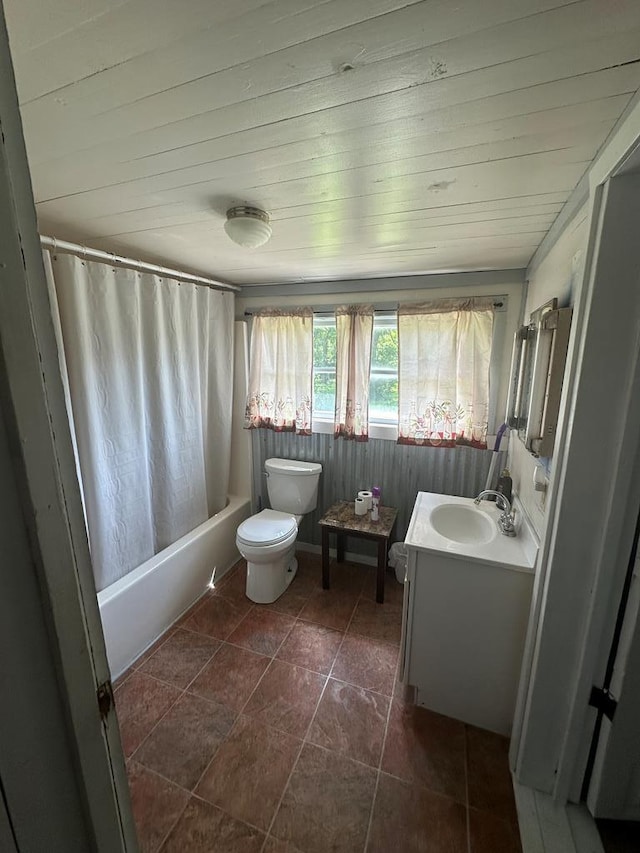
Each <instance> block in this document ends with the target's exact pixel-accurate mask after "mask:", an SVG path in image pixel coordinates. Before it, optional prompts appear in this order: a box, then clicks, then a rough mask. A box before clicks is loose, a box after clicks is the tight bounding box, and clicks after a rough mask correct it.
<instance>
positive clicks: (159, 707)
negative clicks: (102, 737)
mask: <svg viewBox="0 0 640 853" xmlns="http://www.w3.org/2000/svg"><path fill="white" fill-rule="evenodd" d="M180 693H181V691H180V690H178V689H177V688H176V687H172V686H171V685H170V684H163V683H162V682H161V681H157V680H156V679H155V678H151V676H149V675H145V674H144V673H142V672H134V673H132V674H131V675H130V676H129V678H128V679H127V680H126V681H125V682H124V684H123V685H122V687H121V688H120V689H119V690H118V691H117V693H116V697H115V698H116V710H117V713H118V724H119V726H120V738H121V740H122V750H123V752H124V754H125V756H126V757H129V756H130V755H131V754H132V753H133V752H134V751H135V750H136V749H137V748H138V747H139V746H140V744H141V743H142V741H143V740H144V739H145V738H146V736H147V735H148V734H149V732H150V731H151V729H152V728H153V727H154V726H155V724H156V723H157V722H158V720H159V719H160V718H161V717H162V716H163V715H164V714H165V713H166V711H168V710H169V708H170V707H171V706H172V705H173V703H174V702H175V701H176V699H177V698H178V696H180Z"/></svg>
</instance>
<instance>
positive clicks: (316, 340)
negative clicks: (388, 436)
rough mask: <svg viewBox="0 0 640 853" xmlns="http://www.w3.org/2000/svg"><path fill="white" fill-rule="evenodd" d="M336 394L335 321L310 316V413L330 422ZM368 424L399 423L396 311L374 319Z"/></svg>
mask: <svg viewBox="0 0 640 853" xmlns="http://www.w3.org/2000/svg"><path fill="white" fill-rule="evenodd" d="M335 394H336V321H335V317H334V316H333V315H332V314H314V317H313V414H314V416H316V417H319V418H322V419H324V418H327V419H333V415H334V409H335ZM369 394H370V397H369V422H370V423H386V424H389V423H397V422H398V324H397V317H396V313H395V312H385V313H381V312H376V314H375V315H374V320H373V341H372V350H371V379H370V387H369Z"/></svg>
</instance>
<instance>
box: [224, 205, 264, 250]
mask: <svg viewBox="0 0 640 853" xmlns="http://www.w3.org/2000/svg"><path fill="white" fill-rule="evenodd" d="M224 230H225V231H226V232H227V235H228V237H229V238H230V239H231V240H233V242H234V243H237V244H238V245H239V246H244V247H245V248H247V249H257V248H258V246H264V244H265V243H266V242H267V240H268V239H269V238H270V237H271V225H269V214H268V213H267V212H266V211H264V210H260V208H259V207H246V206H240V207H230V208H229V210H227V221H226V222H225V223H224Z"/></svg>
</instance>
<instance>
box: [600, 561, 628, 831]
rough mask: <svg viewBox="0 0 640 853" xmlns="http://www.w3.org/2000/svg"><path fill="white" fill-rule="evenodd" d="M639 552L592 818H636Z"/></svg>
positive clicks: (611, 689) (615, 666) (603, 733)
mask: <svg viewBox="0 0 640 853" xmlns="http://www.w3.org/2000/svg"><path fill="white" fill-rule="evenodd" d="M639 615H640V556H638V555H637V553H636V554H635V555H634V560H633V568H632V569H631V572H630V578H629V593H628V599H627V602H626V607H625V609H624V616H623V618H622V621H621V631H620V639H619V643H618V647H617V651H616V653H615V658H614V661H613V670H612V672H611V679H610V685H609V693H610V695H611V697H612V699H613V700H614V702H617V704H616V705H614V706H613V707H614V708H615V710H614V711H613V713H612V719H609V718H608V716H606V715H604V714H601V724H600V727H599V731H597V730H596V738H597V741H596V743H595V744H594V747H595V760H594V764H593V772H592V775H591V780H590V784H589V788H588V794H587V804H588V806H589V810H590V811H591V813H592V814H593V815H594V816H595V817H600V818H611V819H616V820H638V821H640V619H639V618H638V616H639Z"/></svg>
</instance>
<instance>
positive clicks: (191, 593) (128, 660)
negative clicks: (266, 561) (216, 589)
mask: <svg viewBox="0 0 640 853" xmlns="http://www.w3.org/2000/svg"><path fill="white" fill-rule="evenodd" d="M250 514H251V502H250V500H249V498H245V497H238V496H231V497H230V498H229V503H228V504H227V506H226V507H225V508H224V509H223V510H222V511H221V512H219V513H217V514H216V515H214V516H213V518H210V519H209V520H208V521H205V522H203V523H202V524H200V525H199V526H198V527H196V528H195V529H194V530H192V531H191V532H190V533H187V534H186V536H183V537H182V538H181V539H178V541H177V542H175V543H174V544H173V545H171V546H169V548H165V550H164V551H161V552H160V553H159V554H156V555H155V556H154V557H151V559H150V560H147V562H146V563H143V564H142V565H141V566H138V568H137V569H134V570H133V571H132V572H129V574H128V575H126V576H125V577H123V578H120V580H118V581H116V582H115V583H113V584H111V586H108V587H107V588H106V589H103V590H102V592H99V593H98V605H99V607H100V615H101V617H102V630H103V632H104V639H105V645H106V647H107V658H108V660H109V668H110V670H111V676H112V678H117V677H118V676H119V675H120V674H121V673H122V672H124V670H125V669H126V668H127V667H128V666H129V665H130V664H132V663H133V661H134V660H135V659H136V658H137V657H139V656H140V655H141V654H142V652H144V650H145V649H147V648H148V647H149V646H150V645H151V644H152V643H153V642H154V641H155V640H156V639H157V638H158V637H159V636H160V635H161V634H162V633H163V632H164V631H166V630H167V628H169V626H170V625H172V624H173V623H174V622H175V621H176V619H178V618H179V617H180V616H181V615H182V613H184V611H185V610H186V609H187V608H188V607H190V606H191V605H192V604H193V602H194V601H195V600H196V599H197V598H198V597H199V596H200V595H202V593H203V592H204V591H205V589H206V587H207V584H208V583H209V581H210V580H211V577H212V574H213V573H214V571H215V576H216V577H217V578H219V577H221V576H222V575H223V574H224V573H225V572H226V571H228V569H230V568H231V566H232V565H233V564H234V563H235V562H236V561H237V560H238V559H239V558H240V554H239V553H238V551H237V549H236V530H237V528H238V525H239V524H240V523H241V522H242V521H244V519H245V518H248V517H249V515H250Z"/></svg>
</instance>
